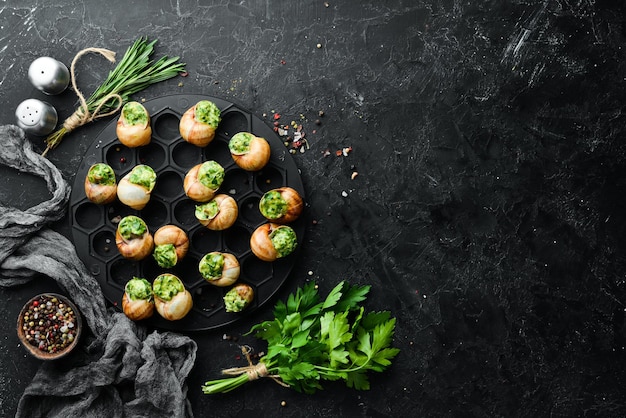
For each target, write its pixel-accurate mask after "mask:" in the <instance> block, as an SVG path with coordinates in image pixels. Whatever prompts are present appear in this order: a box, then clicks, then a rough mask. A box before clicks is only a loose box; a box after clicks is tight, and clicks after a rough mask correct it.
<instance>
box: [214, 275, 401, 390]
mask: <svg viewBox="0 0 626 418" xmlns="http://www.w3.org/2000/svg"><path fill="white" fill-rule="evenodd" d="M369 290H370V286H350V285H349V284H348V283H346V282H341V283H339V284H338V285H337V286H335V288H334V289H333V290H331V292H330V293H329V294H328V296H327V297H326V299H324V300H321V298H320V297H319V295H318V292H317V288H316V286H315V285H314V284H313V283H308V284H306V285H304V286H303V287H302V288H299V289H298V290H297V291H296V293H295V294H292V295H290V296H289V298H288V299H287V303H284V302H282V301H278V302H277V304H276V307H275V308H274V319H273V320H272V321H264V322H261V323H259V324H257V325H255V326H253V327H252V329H251V330H250V332H249V334H254V335H255V336H256V337H258V338H261V339H263V340H265V341H267V354H265V355H264V356H263V357H261V358H260V360H259V363H258V364H252V361H251V359H250V356H249V351H244V354H246V358H247V359H248V363H249V365H248V366H246V367H237V368H233V369H226V370H223V371H222V373H223V374H225V375H230V376H231V377H226V378H223V379H216V380H209V381H208V382H206V383H205V384H204V385H203V386H202V391H203V392H204V393H205V394H214V393H225V392H230V391H232V390H234V389H236V388H238V387H240V386H242V385H244V384H246V383H247V382H249V381H251V380H256V379H259V378H261V377H269V378H272V379H273V380H275V381H276V382H278V383H280V384H281V385H283V386H287V387H290V388H292V389H294V390H296V391H298V392H304V393H314V392H315V391H316V390H318V389H322V385H321V382H322V381H324V380H344V381H345V383H346V385H347V386H348V387H351V388H354V389H357V390H367V389H369V388H370V384H369V379H368V376H367V373H368V372H382V371H383V370H385V369H386V368H387V367H389V366H390V365H391V360H392V359H393V358H394V357H395V356H396V355H397V354H398V352H399V349H397V348H393V347H391V343H392V339H393V335H394V329H395V325H396V320H395V318H392V317H391V314H390V313H389V312H388V311H382V312H369V313H365V309H364V307H363V306H361V305H360V303H361V302H363V301H364V300H365V299H366V295H367V293H368V292H369Z"/></svg>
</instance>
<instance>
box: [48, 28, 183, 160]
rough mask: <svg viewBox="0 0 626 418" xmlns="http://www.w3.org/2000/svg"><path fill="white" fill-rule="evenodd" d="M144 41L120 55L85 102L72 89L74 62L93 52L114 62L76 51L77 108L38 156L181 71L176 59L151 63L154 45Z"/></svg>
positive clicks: (109, 55) (104, 51)
mask: <svg viewBox="0 0 626 418" xmlns="http://www.w3.org/2000/svg"><path fill="white" fill-rule="evenodd" d="M156 42H157V41H156V40H154V41H152V42H148V40H147V39H146V38H145V37H141V38H139V39H137V40H136V41H135V42H134V43H133V45H132V46H130V47H129V48H128V49H127V50H126V53H125V54H124V56H123V58H122V60H121V61H120V62H119V64H118V65H117V66H116V67H115V69H113V71H110V72H109V75H108V77H107V79H106V80H105V81H104V83H102V84H101V85H100V86H99V87H98V88H97V89H96V90H95V91H94V92H93V93H92V94H91V96H90V97H89V98H88V99H85V98H84V96H83V95H82V93H81V92H80V90H79V89H78V88H77V86H76V76H75V67H76V62H77V61H78V59H79V58H80V57H81V56H83V55H84V54H86V53H89V52H96V53H99V54H101V55H103V56H104V57H105V58H106V59H108V60H109V61H111V62H115V53H114V52H112V51H109V50H107V49H102V48H87V49H84V50H82V51H80V52H79V53H78V54H77V55H76V56H75V57H74V59H73V60H72V65H71V67H70V73H71V80H72V87H73V88H74V91H75V92H76V94H77V95H78V98H79V99H80V106H79V107H78V109H76V111H75V112H74V113H73V114H72V115H71V116H70V117H68V118H67V119H66V120H65V121H64V122H63V126H62V127H61V128H59V129H58V130H56V131H55V132H53V133H52V134H50V135H49V136H48V137H47V138H46V149H45V150H44V152H43V153H42V155H46V154H47V153H48V151H50V150H51V149H53V148H55V147H56V146H57V145H59V143H60V142H61V140H62V139H63V138H64V137H65V135H67V134H68V133H70V132H71V131H73V130H74V129H76V128H78V127H79V126H83V125H85V124H86V123H88V122H91V121H93V120H94V119H98V118H101V117H105V116H110V115H112V114H114V113H116V112H117V111H118V110H120V109H121V108H122V106H124V104H126V102H128V100H129V97H130V96H131V95H132V94H134V93H137V92H138V91H141V90H143V89H145V88H146V87H148V86H150V85H152V84H155V83H158V82H159V81H164V80H168V79H170V78H172V77H174V76H176V75H177V74H179V73H181V72H184V71H185V64H184V63H181V62H178V60H179V57H173V58H170V57H167V56H164V57H161V58H160V59H159V60H158V61H156V62H154V61H152V60H151V55H152V52H153V51H154V44H155V43H156Z"/></svg>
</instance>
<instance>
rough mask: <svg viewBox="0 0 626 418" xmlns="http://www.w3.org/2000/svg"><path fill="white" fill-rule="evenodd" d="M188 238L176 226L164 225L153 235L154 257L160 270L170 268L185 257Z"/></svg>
mask: <svg viewBox="0 0 626 418" xmlns="http://www.w3.org/2000/svg"><path fill="white" fill-rule="evenodd" d="M188 250H189V237H187V233H186V232H185V231H183V230H182V229H181V228H179V227H177V226H176V225H164V226H162V227H160V228H159V229H157V231H156V232H155V233H154V252H153V253H152V256H153V257H154V259H155V261H156V263H157V264H158V265H159V267H161V268H172V267H174V266H175V265H176V264H177V263H178V261H180V260H181V259H183V258H184V257H185V255H187V251H188Z"/></svg>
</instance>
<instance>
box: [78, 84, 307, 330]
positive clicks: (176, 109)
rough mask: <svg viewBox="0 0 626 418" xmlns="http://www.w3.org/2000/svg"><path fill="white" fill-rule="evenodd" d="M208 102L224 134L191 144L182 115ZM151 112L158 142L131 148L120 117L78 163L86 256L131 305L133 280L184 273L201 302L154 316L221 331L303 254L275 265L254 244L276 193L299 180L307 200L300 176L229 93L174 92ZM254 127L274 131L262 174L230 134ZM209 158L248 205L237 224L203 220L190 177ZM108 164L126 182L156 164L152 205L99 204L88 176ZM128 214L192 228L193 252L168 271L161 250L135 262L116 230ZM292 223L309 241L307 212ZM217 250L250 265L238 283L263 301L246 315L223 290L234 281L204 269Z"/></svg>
mask: <svg viewBox="0 0 626 418" xmlns="http://www.w3.org/2000/svg"><path fill="white" fill-rule="evenodd" d="M200 100H210V101H212V102H213V103H215V104H216V105H217V107H219V109H220V111H221V116H222V121H221V122H220V124H219V126H218V129H217V132H216V136H215V139H214V140H213V141H212V142H211V143H210V144H209V145H207V146H206V147H204V148H200V147H197V146H195V145H192V144H190V143H187V142H186V141H184V140H183V139H182V138H181V136H180V133H179V130H178V124H179V121H180V118H181V117H182V114H183V113H184V112H185V111H186V110H187V109H188V108H190V107H191V106H193V105H194V104H196V103H197V102H198V101H200ZM142 104H143V105H144V106H145V107H146V109H147V110H148V113H149V114H150V117H151V123H152V140H151V142H150V144H148V145H146V146H143V147H138V148H128V147H126V146H124V145H122V144H121V143H120V142H119V140H118V139H117V135H116V124H117V118H116V119H115V120H113V121H111V122H110V123H109V124H108V125H107V126H106V127H105V128H104V129H103V130H102V132H101V133H100V134H99V135H98V137H97V138H95V140H94V141H93V143H92V145H91V146H90V148H89V149H88V150H87V152H86V153H85V155H84V157H83V160H82V162H81V164H80V166H79V167H78V170H77V173H76V177H75V180H74V187H73V189H72V194H71V196H70V223H71V230H72V236H73V239H74V244H75V245H76V249H77V252H78V255H79V257H80V258H81V260H82V261H83V262H84V263H85V265H86V266H87V268H88V269H89V270H90V272H91V273H92V274H93V275H94V276H95V277H96V279H97V280H98V281H99V283H100V285H101V287H102V290H103V292H104V295H105V297H106V298H107V299H108V300H109V302H111V303H112V304H113V305H115V306H118V307H120V308H121V301H122V296H123V293H124V286H125V284H126V282H127V281H128V280H130V279H131V278H132V277H134V276H136V277H143V278H145V279H147V280H148V281H150V282H152V281H153V280H154V279H155V278H156V277H157V276H158V275H159V274H161V273H165V272H170V273H173V274H175V275H177V276H178V277H179V278H180V279H181V280H182V281H183V283H184V284H185V287H186V288H187V289H188V290H189V292H190V293H191V294H192V296H193V308H192V310H191V311H190V312H189V313H188V314H187V316H185V317H184V318H183V319H180V320H178V321H167V320H165V319H163V318H161V317H160V316H159V315H158V314H157V313H156V312H155V314H154V315H153V317H152V318H150V319H148V320H147V322H148V323H149V324H151V325H153V326H155V327H157V328H162V329H170V330H177V331H202V330H210V329H216V328H219V327H223V326H225V325H227V324H230V323H233V322H234V321H237V320H238V319H240V318H241V317H242V316H244V315H248V314H250V313H252V312H254V311H255V310H257V309H258V308H259V307H261V306H263V305H264V304H265V303H266V302H267V301H268V300H270V299H271V297H272V296H273V295H274V294H275V293H276V292H277V291H278V290H279V288H280V287H281V286H282V285H283V283H284V282H285V280H286V279H287V277H288V276H289V273H290V272H291V270H292V268H293V266H294V263H295V261H296V257H297V250H296V252H294V253H293V254H291V255H289V256H287V257H284V258H282V259H278V260H276V261H274V262H265V261H262V260H260V259H258V258H257V257H256V256H255V255H254V254H253V253H252V251H251V250H250V236H251V235H252V232H253V231H254V229H255V228H257V227H258V226H260V225H262V224H263V223H265V222H266V220H265V219H264V218H263V216H262V215H261V213H260V212H259V208H258V203H259V200H260V198H261V196H262V195H263V193H265V192H266V191H268V190H271V189H274V188H277V187H282V186H289V187H291V188H293V189H295V190H296V191H298V192H299V193H300V195H301V196H302V197H303V198H304V188H303V185H302V180H301V179H300V173H299V171H298V168H297V167H296V164H295V162H294V161H293V158H292V156H291V155H290V154H289V152H288V149H287V148H286V147H285V145H284V144H283V142H282V141H281V139H280V138H279V137H278V135H277V134H276V133H275V132H274V130H273V129H272V128H271V127H270V126H268V125H267V124H266V123H265V122H264V121H263V120H261V119H259V118H258V117H255V116H254V115H252V114H251V113H250V112H248V111H246V110H244V109H242V108H240V107H238V106H237V105H235V104H233V103H230V102H227V101H225V100H222V99H219V98H214V97H210V96H204V95H183V94H180V95H169V96H163V97H160V98H156V99H152V100H148V101H146V102H144V103H142ZM242 131H246V132H251V133H253V134H255V135H256V136H260V137H263V138H265V139H266V140H267V141H268V142H269V144H270V147H271V158H270V161H269V163H268V164H267V166H265V167H264V168H263V169H262V170H260V171H257V172H247V171H244V170H242V169H240V168H239V167H238V166H237V165H236V164H235V163H234V161H233V159H232V157H231V155H230V151H229V149H228V141H229V140H230V138H231V136H232V135H234V134H236V133H238V132H242ZM207 160H214V161H217V162H218V163H220V164H221V165H222V166H223V167H224V169H225V173H226V174H225V178H224V182H223V184H222V186H221V187H220V189H219V193H226V194H228V195H230V196H232V197H233V198H234V199H235V200H236V202H237V205H238V207H239V215H238V218H237V221H236V222H235V224H234V225H233V226H231V227H230V228H229V229H227V230H224V231H211V230H209V229H207V228H206V227H204V226H202V225H201V224H200V223H199V222H198V220H197V219H196V218H195V215H194V210H195V206H196V204H197V203H196V202H194V201H193V200H191V199H189V198H188V197H187V196H186V195H185V193H184V190H183V179H184V177H185V174H186V173H187V171H188V170H189V169H191V168H192V167H193V166H194V165H196V164H199V163H201V162H204V161H207ZM98 162H104V163H107V164H109V165H110V166H111V167H112V168H113V170H114V171H115V174H116V178H117V180H118V181H119V180H120V179H121V178H122V177H123V176H124V175H125V174H126V173H128V172H129V171H130V170H131V169H132V168H133V167H134V166H135V165H137V164H146V165H149V166H150V167H152V168H153V169H154V170H155V172H156V174H157V181H156V186H155V187H154V190H153V191H152V196H151V198H150V202H149V203H148V205H147V206H146V207H145V208H143V209H142V210H139V211H138V210H134V209H131V208H130V207H127V206H125V205H124V204H122V203H121V202H119V201H118V200H116V201H114V202H113V203H110V204H106V205H97V204H94V203H92V202H90V201H89V200H88V199H87V197H86V195H85V189H84V181H85V177H86V175H87V171H88V170H89V168H90V167H91V165H93V164H95V163H98ZM127 215H137V216H139V217H140V218H142V219H143V220H144V221H145V222H146V224H147V225H148V228H149V230H150V232H151V233H152V234H154V232H155V231H156V230H157V229H158V228H159V227H161V226H163V225H168V224H171V225H176V226H179V227H180V228H182V229H183V230H184V231H185V232H186V233H187V235H188V237H189V241H190V245H189V251H188V253H187V255H186V256H185V258H183V259H182V260H180V262H179V263H178V264H177V265H176V266H175V267H174V268H172V269H162V268H161V267H159V266H158V264H157V263H156V261H155V260H154V258H153V257H152V256H148V257H146V258H145V259H143V260H141V261H138V262H137V261H130V260H127V259H125V258H123V257H122V256H121V254H120V253H119V251H118V250H117V247H116V245H115V230H116V228H117V223H118V222H119V220H120V219H121V218H122V217H124V216H127ZM290 226H291V227H292V228H293V229H294V231H295V232H296V234H297V237H298V247H300V245H301V244H302V242H303V235H304V230H305V227H304V223H303V221H302V217H301V218H300V219H299V220H296V221H295V222H293V223H292V224H290ZM211 251H222V252H230V253H232V254H234V255H235V256H236V257H237V259H238V260H239V263H240V265H241V274H240V277H239V280H238V283H247V284H249V285H250V286H252V288H253V289H254V292H255V297H254V301H253V302H252V304H251V305H250V306H248V307H247V308H246V309H245V310H244V311H243V312H241V313H230V312H226V310H225V309H224V303H223V299H222V298H223V296H224V294H225V293H226V291H228V289H229V288H230V287H226V288H221V287H216V286H213V285H211V284H210V283H208V282H207V281H206V280H204V279H203V278H202V276H201V275H200V273H199V271H198V263H199V261H200V259H201V258H202V256H204V254H206V253H208V252H211Z"/></svg>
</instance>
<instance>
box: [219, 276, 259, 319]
mask: <svg viewBox="0 0 626 418" xmlns="http://www.w3.org/2000/svg"><path fill="white" fill-rule="evenodd" d="M253 300H254V290H253V289H252V287H250V286H249V285H247V284H245V283H239V284H237V285H235V286H234V287H233V288H232V289H230V290H229V291H228V292H226V294H225V295H224V308H225V309H226V312H241V311H243V310H244V309H246V308H247V307H248V306H249V305H250V303H252V301H253Z"/></svg>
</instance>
